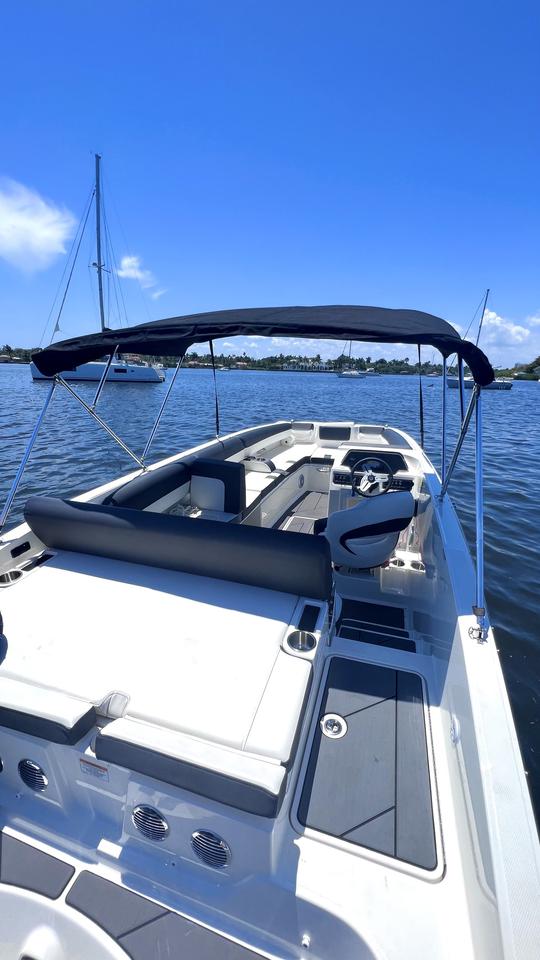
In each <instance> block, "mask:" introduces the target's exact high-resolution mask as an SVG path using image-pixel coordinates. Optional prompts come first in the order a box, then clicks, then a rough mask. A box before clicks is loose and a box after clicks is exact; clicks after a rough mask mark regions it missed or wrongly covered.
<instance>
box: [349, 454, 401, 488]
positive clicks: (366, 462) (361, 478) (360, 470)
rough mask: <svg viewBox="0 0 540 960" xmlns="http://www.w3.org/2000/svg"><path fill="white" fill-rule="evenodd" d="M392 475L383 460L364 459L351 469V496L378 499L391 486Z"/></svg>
mask: <svg viewBox="0 0 540 960" xmlns="http://www.w3.org/2000/svg"><path fill="white" fill-rule="evenodd" d="M393 479H394V474H393V473H392V470H391V469H390V467H389V466H388V464H387V463H386V461H385V460H379V459H378V458H377V459H375V458H374V457H364V458H363V459H362V460H357V461H356V463H354V464H353V466H352V467H351V486H352V489H353V494H359V495H360V496H361V497H380V496H381V495H382V494H383V493H387V492H388V490H389V489H390V487H391V486H392V481H393Z"/></svg>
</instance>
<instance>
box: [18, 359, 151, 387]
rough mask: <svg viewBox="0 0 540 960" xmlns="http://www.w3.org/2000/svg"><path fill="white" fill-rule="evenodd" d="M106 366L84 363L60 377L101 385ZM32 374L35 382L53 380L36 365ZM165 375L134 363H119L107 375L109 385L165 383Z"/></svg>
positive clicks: (31, 370) (66, 371)
mask: <svg viewBox="0 0 540 960" xmlns="http://www.w3.org/2000/svg"><path fill="white" fill-rule="evenodd" d="M104 368H105V364H104V363H101V362H99V361H97V362H95V363H83V364H81V365H80V366H79V367H75V369H74V370H63V371H62V372H61V374H60V376H61V377H62V378H63V379H64V380H76V381H86V382H88V383H99V381H100V380H101V378H102V376H103V370H104ZM30 372H31V374H32V379H33V380H51V379H52V378H51V377H46V376H45V375H44V374H43V373H40V371H39V370H38V368H37V367H36V365H35V363H31V364H30ZM164 380H165V374H164V372H163V371H162V370H157V369H156V368H155V367H152V366H139V365H138V364H134V363H118V364H115V365H113V366H111V369H110V370H109V372H108V374H107V383H163V381H164Z"/></svg>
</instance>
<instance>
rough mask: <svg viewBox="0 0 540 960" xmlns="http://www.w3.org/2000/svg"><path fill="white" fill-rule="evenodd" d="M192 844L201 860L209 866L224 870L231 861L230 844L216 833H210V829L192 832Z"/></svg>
mask: <svg viewBox="0 0 540 960" xmlns="http://www.w3.org/2000/svg"><path fill="white" fill-rule="evenodd" d="M191 846H192V848H193V851H194V852H195V854H196V855H197V856H198V858H199V860H202V862H203V863H205V864H206V865H207V866H208V867H214V869H216V870H222V869H223V867H227V866H228V865H229V863H230V862H231V850H230V847H229V844H228V843H226V842H225V840H224V839H223V838H222V837H218V835H217V834H216V833H210V831H209V830H195V832H194V833H192V834H191Z"/></svg>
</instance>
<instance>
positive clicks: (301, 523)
mask: <svg viewBox="0 0 540 960" xmlns="http://www.w3.org/2000/svg"><path fill="white" fill-rule="evenodd" d="M327 516H328V494H327V493H316V492H315V491H313V490H312V491H310V492H308V493H305V494H303V496H302V497H300V499H299V500H297V502H296V503H295V504H293V506H292V507H291V508H290V509H289V510H288V512H287V513H286V514H285V516H284V517H281V518H280V519H279V520H278V522H277V524H276V526H277V528H278V529H279V530H288V531H289V532H292V533H313V527H314V525H315V521H316V520H321V519H323V518H324V517H327Z"/></svg>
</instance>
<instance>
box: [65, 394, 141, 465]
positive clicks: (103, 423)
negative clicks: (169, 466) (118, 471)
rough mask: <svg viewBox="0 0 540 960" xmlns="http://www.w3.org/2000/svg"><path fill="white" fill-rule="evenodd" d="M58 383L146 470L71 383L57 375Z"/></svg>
mask: <svg viewBox="0 0 540 960" xmlns="http://www.w3.org/2000/svg"><path fill="white" fill-rule="evenodd" d="M56 382H57V383H61V384H62V386H63V387H65V388H66V390H67V392H68V393H70V394H71V396H72V397H75V400H78V401H79V403H80V404H81V406H82V407H84V409H85V410H86V412H87V413H89V414H90V416H91V417H93V418H94V420H95V421H96V422H97V423H99V425H100V427H103V429H104V430H105V431H106V433H108V434H109V436H110V437H112V439H113V440H115V441H116V443H117V444H118V446H119V447H122V450H124V451H125V452H126V453H127V454H128V456H130V457H131V459H132V460H135V463H138V464H139V466H140V467H142V468H143V470H146V467H145V465H144V463H143V462H142V460H141V459H140V458H139V457H138V456H137V454H136V453H133V450H130V449H129V447H128V445H127V444H126V443H124V441H123V440H121V439H120V437H119V436H118V434H116V433H115V432H114V430H112V429H111V427H110V426H109V424H108V423H105V421H104V420H102V419H101V417H100V416H99V414H97V413H96V411H95V410H92V407H90V406H89V405H88V404H87V403H86V401H85V400H83V398H82V397H80V396H79V394H78V393H77V392H76V391H75V390H74V389H73V387H70V385H69V383H66V381H65V380H64V379H63V378H62V377H60V376H58V375H57V377H56Z"/></svg>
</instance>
